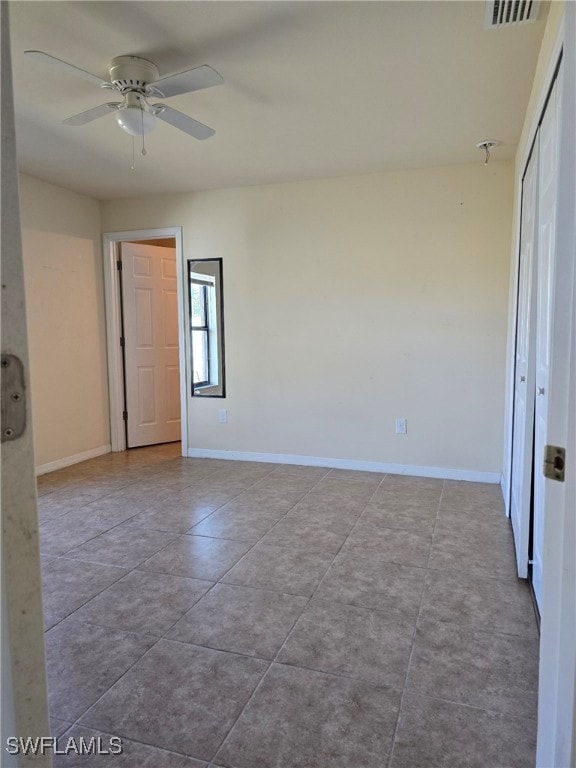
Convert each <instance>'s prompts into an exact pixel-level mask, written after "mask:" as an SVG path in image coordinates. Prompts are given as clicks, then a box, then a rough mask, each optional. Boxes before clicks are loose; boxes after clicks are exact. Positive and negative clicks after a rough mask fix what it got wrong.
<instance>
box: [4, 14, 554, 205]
mask: <svg viewBox="0 0 576 768" xmlns="http://www.w3.org/2000/svg"><path fill="white" fill-rule="evenodd" d="M546 8H547V4H546V3H543V4H542V6H541V10H540V18H539V20H538V21H537V22H536V23H534V24H526V25H521V26H519V27H512V28H504V29H496V30H486V29H485V28H484V14H485V4H484V2H483V1H477V0H475V1H473V2H462V1H456V2H454V1H452V2H429V1H424V2H408V1H407V0H403V1H402V2H390V1H387V0H386V1H385V0H377V1H376V2H364V1H363V0H358V1H352V2H307V1H301V2H280V1H278V0H274V1H272V2H269V1H267V0H262V1H261V2H238V1H233V2H226V1H224V2H216V1H215V0H208V1H207V2H189V1H187V0H181V1H180V2H171V0H163V1H160V2H156V1H154V0H144V1H143V2H141V1H140V0H128V1H127V2H113V1H106V2H92V0H82V1H80V2H22V1H21V2H13V3H11V7H10V14H11V27H12V58H13V68H14V84H15V102H16V116H17V118H16V119H17V136H18V153H19V158H20V167H21V170H23V171H24V172H27V173H30V174H32V175H34V176H37V177H39V178H41V179H45V180H47V181H51V182H53V183H56V184H59V185H61V186H63V187H67V188H69V189H72V190H75V191H78V192H82V193H85V194H88V195H92V196H94V197H96V198H99V199H107V198H114V197H125V196H135V195H143V194H157V193H167V192H179V191H193V190H198V189H209V188H217V187H232V186H241V185H247V184H259V183H269V182H278V181H289V180H295V179H309V178H320V177H328V176H339V175H346V174H351V173H364V172H372V171H379V170H385V169H389V168H404V167H422V166H434V165H446V164H454V163H467V162H481V161H482V157H481V154H480V152H479V151H478V150H477V149H476V143H477V142H479V141H481V140H482V139H491V138H495V139H499V140H500V141H502V146H501V147H499V148H498V149H496V150H494V154H493V156H494V157H495V158H498V159H511V158H513V157H514V152H515V145H516V143H517V141H518V139H519V136H520V131H521V127H522V121H523V116H524V113H525V110H526V105H527V103H528V97H529V94H530V86H531V82H532V78H533V75H534V69H535V65H536V59H537V55H538V49H539V45H540V42H541V38H542V34H543V29H544V20H543V17H544V16H545V11H546ZM28 49H38V50H42V51H45V52H46V53H49V54H51V55H53V56H56V57H58V58H61V59H64V60H66V61H68V62H71V63H72V64H75V65H76V66H79V67H81V68H83V69H86V70H88V71H90V72H93V73H95V74H97V75H99V76H102V77H103V78H105V79H108V77H107V75H108V63H109V61H110V59H111V58H113V57H114V56H118V55H122V54H131V55H138V56H143V57H145V58H148V59H151V60H152V61H154V62H155V63H156V64H157V66H158V67H159V69H160V73H161V76H162V75H167V74H171V73H173V72H178V71H181V70H184V69H188V68H190V67H193V66H197V65H200V64H210V65H211V66H212V67H213V68H214V69H216V70H218V72H220V73H221V74H222V75H223V77H224V80H225V83H224V85H222V86H218V87H217V88H211V89H208V90H205V91H199V92H196V93H191V94H186V95H182V96H176V97H173V98H171V99H169V100H167V103H169V104H170V106H172V107H175V108H176V109H179V110H181V111H182V112H185V113H187V114H189V115H191V116H192V117H194V118H196V119H197V120H200V121H201V122H204V123H207V124H208V125H210V126H212V127H213V128H214V129H215V130H216V135H215V136H214V137H212V138H210V139H207V140H206V141H196V140H195V139H193V138H191V137H189V136H187V135H185V134H183V133H181V132H179V131H177V130H176V129H175V128H173V127H172V126H169V125H166V124H164V123H160V124H159V126H158V127H157V128H156V129H155V131H154V132H153V133H151V134H149V135H148V136H147V149H148V154H147V156H146V157H145V158H143V157H138V156H137V160H136V170H134V171H131V170H130V165H131V161H132V146H131V139H130V137H129V136H127V135H126V134H125V133H123V131H122V130H121V129H120V128H119V127H118V125H117V124H116V122H115V120H114V117H113V116H111V115H108V116H106V117H104V118H102V119H100V120H97V121H95V122H93V123H90V124H88V125H85V126H83V127H79V128H73V127H69V126H64V125H62V124H61V120H62V119H64V118H65V117H69V116H70V115H73V114H76V113H77V112H81V111H83V110H85V109H89V108H90V107H93V106H96V105H98V104H101V103H103V102H106V101H109V100H110V99H111V98H112V97H111V94H110V92H109V91H99V90H98V88H97V87H96V86H94V85H91V84H90V83H88V82H86V81H83V80H81V79H76V78H75V77H71V76H70V75H69V74H67V73H65V72H61V71H57V70H52V69H50V68H46V67H44V66H42V65H40V64H39V63H38V62H37V61H35V60H33V59H31V58H29V57H26V56H25V55H24V51H25V50H28ZM112 100H114V99H112Z"/></svg>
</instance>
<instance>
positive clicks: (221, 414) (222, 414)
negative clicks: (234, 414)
mask: <svg viewBox="0 0 576 768" xmlns="http://www.w3.org/2000/svg"><path fill="white" fill-rule="evenodd" d="M218 421H219V422H220V424H226V423H227V422H228V411H227V410H226V408H220V410H219V411H218Z"/></svg>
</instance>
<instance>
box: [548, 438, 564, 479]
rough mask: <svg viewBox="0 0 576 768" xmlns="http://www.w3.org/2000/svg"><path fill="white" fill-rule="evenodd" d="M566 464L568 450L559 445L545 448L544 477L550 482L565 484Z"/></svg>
mask: <svg viewBox="0 0 576 768" xmlns="http://www.w3.org/2000/svg"><path fill="white" fill-rule="evenodd" d="M565 464H566V449H565V448H560V447H559V446H557V445H547V446H545V448H544V477H547V478H548V479H549V480H558V481H559V482H560V483H563V482H564V465H565Z"/></svg>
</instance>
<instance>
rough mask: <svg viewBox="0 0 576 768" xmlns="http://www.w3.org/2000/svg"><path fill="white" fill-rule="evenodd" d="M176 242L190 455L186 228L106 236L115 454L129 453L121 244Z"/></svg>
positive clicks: (184, 435) (184, 437) (183, 417)
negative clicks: (144, 241) (146, 241)
mask: <svg viewBox="0 0 576 768" xmlns="http://www.w3.org/2000/svg"><path fill="white" fill-rule="evenodd" d="M167 237H170V238H174V241H175V245H176V294H177V304H178V355H179V364H180V425H181V445H182V456H186V455H187V454H188V397H187V392H188V371H187V366H186V357H187V356H186V348H187V347H186V345H187V328H186V323H185V318H186V317H187V309H186V307H187V294H186V291H185V286H184V268H183V259H182V254H183V249H182V227H158V228H154V229H136V230H127V231H125V232H105V233H104V234H103V236H102V249H103V256H104V297H105V303H106V345H107V351H108V391H109V400H110V443H111V446H112V450H113V451H125V450H126V447H127V446H126V431H125V427H124V418H123V412H124V366H123V362H122V348H121V346H120V337H121V336H122V330H121V329H122V306H121V298H120V281H119V280H118V274H119V271H118V267H117V261H118V257H119V255H120V244H121V243H123V242H126V241H130V242H132V241H135V240H163V239H165V238H167Z"/></svg>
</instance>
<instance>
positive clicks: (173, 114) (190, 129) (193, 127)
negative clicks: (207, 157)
mask: <svg viewBox="0 0 576 768" xmlns="http://www.w3.org/2000/svg"><path fill="white" fill-rule="evenodd" d="M153 109H154V110H155V111H154V114H155V115H156V117H157V118H158V119H159V120H163V121H164V122H165V123H169V124H170V125H173V126H174V128H179V129H180V130H181V131H184V133H188V134H189V135H190V136H193V137H194V138H195V139H209V138H210V136H214V134H215V133H216V131H215V130H214V129H213V128H209V127H208V126H207V125H204V123H199V122H198V120H193V119H192V118H191V117H188V115H185V114H184V113H183V112H179V111H178V110H177V109H172V107H167V106H165V105H164V104H154V106H153ZM156 109H158V111H156Z"/></svg>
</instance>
